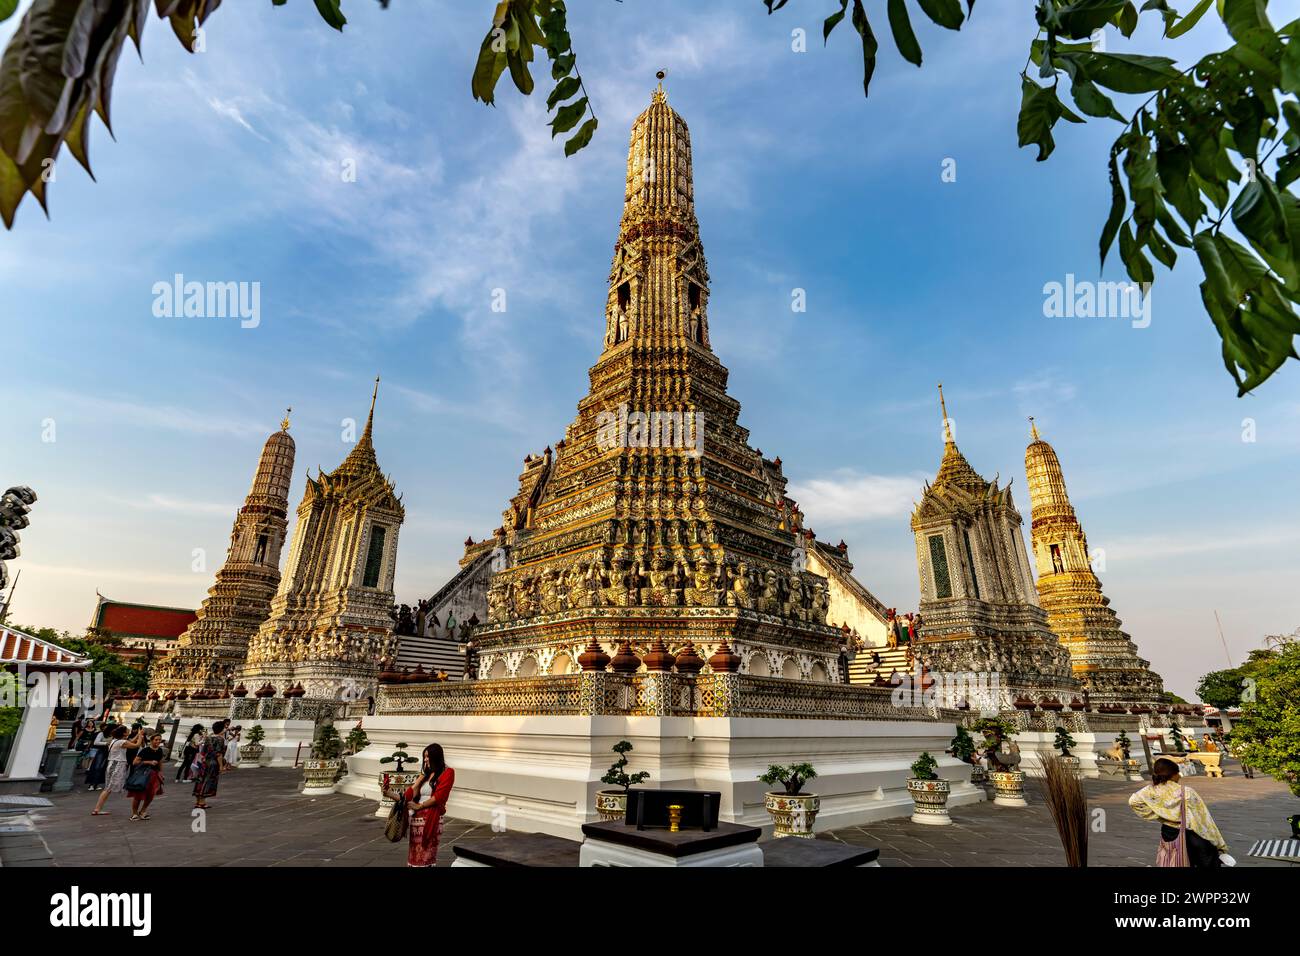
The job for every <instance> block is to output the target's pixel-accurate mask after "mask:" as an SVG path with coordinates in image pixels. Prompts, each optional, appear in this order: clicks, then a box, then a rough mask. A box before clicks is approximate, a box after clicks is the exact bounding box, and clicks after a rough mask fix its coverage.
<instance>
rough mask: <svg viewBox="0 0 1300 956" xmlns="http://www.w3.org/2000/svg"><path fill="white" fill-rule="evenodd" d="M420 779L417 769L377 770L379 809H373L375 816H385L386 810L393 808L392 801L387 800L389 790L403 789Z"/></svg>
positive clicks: (386, 814)
mask: <svg viewBox="0 0 1300 956" xmlns="http://www.w3.org/2000/svg"><path fill="white" fill-rule="evenodd" d="M419 779H420V772H419V771H418V770H403V771H401V772H400V773H399V772H398V771H396V770H381V771H380V772H379V809H378V810H376V811H375V816H377V817H386V816H388V812H389V811H390V810H392V809H393V801H392V800H389V799H388V797H387V793H388V791H389V790H405V789H406V788H407V787H411V786H414V785H415V781H417V780H419Z"/></svg>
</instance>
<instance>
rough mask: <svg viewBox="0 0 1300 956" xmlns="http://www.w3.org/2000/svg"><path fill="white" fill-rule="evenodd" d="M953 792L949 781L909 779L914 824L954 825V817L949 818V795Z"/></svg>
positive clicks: (908, 790)
mask: <svg viewBox="0 0 1300 956" xmlns="http://www.w3.org/2000/svg"><path fill="white" fill-rule="evenodd" d="M951 790H952V788H951V786H950V785H949V783H948V781H947V780H920V779H918V778H916V777H911V778H909V779H908V781H907V792H908V793H910V794H911V795H912V822H913V823H923V824H927V825H929V826H946V825H948V824H950V823H952V817H950V816H948V794H949V793H950V792H951Z"/></svg>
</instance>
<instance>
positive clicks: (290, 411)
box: [280, 405, 293, 432]
mask: <svg viewBox="0 0 1300 956" xmlns="http://www.w3.org/2000/svg"><path fill="white" fill-rule="evenodd" d="M292 414H293V406H292V405H290V406H289V407H288V408H286V409H285V410H284V419H283V420H282V421H281V422H280V431H283V432H287V431H288V430H289V416H290V415H292Z"/></svg>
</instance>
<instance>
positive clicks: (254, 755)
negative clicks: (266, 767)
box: [239, 744, 266, 767]
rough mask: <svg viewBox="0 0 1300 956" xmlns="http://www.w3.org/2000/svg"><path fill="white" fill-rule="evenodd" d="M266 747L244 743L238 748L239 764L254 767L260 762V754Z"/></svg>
mask: <svg viewBox="0 0 1300 956" xmlns="http://www.w3.org/2000/svg"><path fill="white" fill-rule="evenodd" d="M265 752H266V748H265V747H264V746H262V745H261V744H244V746H242V747H240V748H239V766H241V767H256V766H259V765H260V764H261V762H262V754H263V753H265Z"/></svg>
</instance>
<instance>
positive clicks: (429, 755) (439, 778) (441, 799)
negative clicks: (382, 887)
mask: <svg viewBox="0 0 1300 956" xmlns="http://www.w3.org/2000/svg"><path fill="white" fill-rule="evenodd" d="M421 766H422V767H423V771H424V772H423V773H421V774H420V777H419V779H418V780H416V781H415V783H414V784H413V785H412V786H410V787H407V788H406V805H407V809H408V811H409V812H410V814H411V829H410V848H409V849H408V850H407V851H406V865H407V866H433V865H434V861H435V860H437V858H438V840H439V838H441V836H442V818H443V815H444V814H446V812H447V798H448V797H449V796H451V788H452V785H453V784H454V783H455V782H456V771H455V770H452V769H451V767H448V766H447V761H446V760H445V759H444V757H443V754H442V745H441V744H429V746H427V747H425V748H424V756H423V758H422V759H421Z"/></svg>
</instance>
